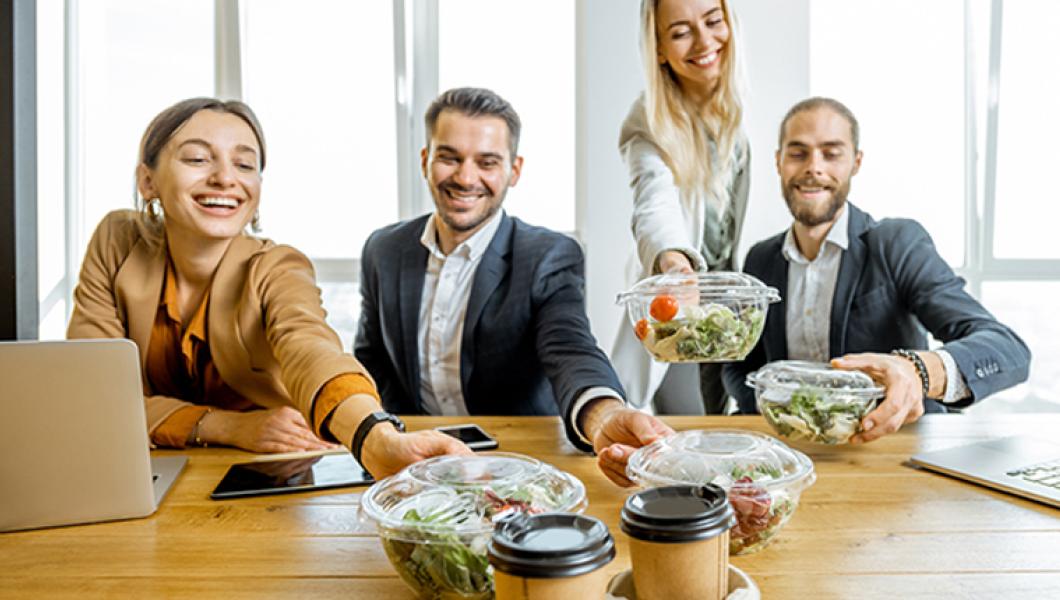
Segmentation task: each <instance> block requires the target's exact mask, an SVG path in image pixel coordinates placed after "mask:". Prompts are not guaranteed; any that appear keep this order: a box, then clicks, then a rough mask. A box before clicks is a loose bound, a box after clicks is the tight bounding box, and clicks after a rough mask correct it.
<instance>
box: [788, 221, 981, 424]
mask: <svg viewBox="0 0 1060 600" xmlns="http://www.w3.org/2000/svg"><path fill="white" fill-rule="evenodd" d="M841 210H842V212H841V213H840V214H839V218H838V219H836V222H835V224H833V225H832V228H831V229H830V230H829V231H828V235H827V236H826V237H825V240H824V243H823V244H822V245H821V249H820V251H819V252H818V253H817V257H816V258H814V259H813V260H810V259H808V258H806V256H805V255H803V253H802V251H801V250H799V247H798V244H796V242H795V231H794V229H788V232H787V234H786V235H785V236H784V245H783V248H782V252H783V254H784V258H785V259H786V260H787V261H788V291H787V294H788V295H787V297H786V302H787V313H786V314H785V316H786V318H787V323H786V324H785V333H786V335H787V340H788V358H790V359H792V360H810V361H815V362H828V359H829V358H830V357H829V347H828V345H829V335H830V332H831V322H832V299H833V297H834V296H835V286H836V281H837V280H838V278H839V265H840V263H841V262H842V258H843V252H844V251H846V249H847V248H848V246H849V242H850V238H849V227H848V223H849V220H850V211H848V210H846V207H845V206H844V207H843V208H842V209H841ZM934 352H935V353H936V354H938V356H939V358H940V359H941V360H942V366H943V368H944V369H945V370H946V392H945V394H944V396H943V398H942V402H943V403H944V404H949V403H951V402H956V401H958V400H962V399H964V398H967V397H968V396H970V395H971V390H969V389H968V384H967V383H966V382H965V380H964V376H963V375H961V372H960V370H958V369H957V363H956V362H955V361H954V360H953V357H952V356H950V353H949V352H946V351H945V350H942V349H939V350H935V351H934Z"/></svg>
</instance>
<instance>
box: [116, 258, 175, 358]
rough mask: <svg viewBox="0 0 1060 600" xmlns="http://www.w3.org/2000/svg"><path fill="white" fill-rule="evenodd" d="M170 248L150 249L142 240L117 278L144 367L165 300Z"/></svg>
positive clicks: (129, 332)
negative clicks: (163, 291)
mask: <svg viewBox="0 0 1060 600" xmlns="http://www.w3.org/2000/svg"><path fill="white" fill-rule="evenodd" d="M166 255H167V251H166V244H165V242H164V241H163V242H162V243H160V244H158V245H157V246H155V247H153V248H152V247H150V246H148V244H147V243H146V242H144V241H143V240H142V239H141V240H140V241H139V242H137V243H136V245H135V246H133V249H132V252H130V253H129V257H128V258H127V259H126V260H125V266H124V267H122V269H121V270H120V271H118V275H117V276H116V277H115V281H114V289H116V290H120V291H121V294H122V296H123V298H122V299H123V301H124V306H125V310H126V314H127V315H128V323H129V325H128V334H129V338H130V339H132V340H133V341H134V342H136V344H137V345H138V346H139V347H140V366H141V367H144V366H145V365H146V364H147V348H148V347H149V346H150V343H151V330H152V328H153V326H154V322H155V315H156V313H157V312H158V303H159V301H160V300H161V298H162V281H163V280H164V279H165V276H166Z"/></svg>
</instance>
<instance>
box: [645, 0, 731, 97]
mask: <svg viewBox="0 0 1060 600" xmlns="http://www.w3.org/2000/svg"><path fill="white" fill-rule="evenodd" d="M655 28H656V36H657V40H658V53H659V56H658V59H659V64H660V65H662V64H665V65H669V66H670V69H671V71H673V74H674V75H675V76H676V77H677V82H678V84H679V85H680V86H681V89H682V90H684V91H685V92H686V93H692V94H697V95H701V96H709V95H710V94H713V93H714V90H715V89H716V88H717V86H718V82H719V81H720V80H721V74H722V64H723V62H724V61H725V60H726V57H725V52H726V50H727V47H728V43H729V35H730V31H729V24H728V22H727V21H726V15H725V9H724V7H723V6H722V3H721V0H658V4H657V5H656V9H655Z"/></svg>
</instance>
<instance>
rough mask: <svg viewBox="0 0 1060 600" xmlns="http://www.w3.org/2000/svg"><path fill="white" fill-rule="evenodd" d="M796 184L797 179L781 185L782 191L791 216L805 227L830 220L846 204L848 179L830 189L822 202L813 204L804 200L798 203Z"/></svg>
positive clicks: (848, 186) (848, 191) (848, 190)
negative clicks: (828, 194) (826, 197)
mask: <svg viewBox="0 0 1060 600" xmlns="http://www.w3.org/2000/svg"><path fill="white" fill-rule="evenodd" d="M798 184H799V182H798V181H792V182H790V183H787V184H785V185H784V186H783V188H782V192H783V194H784V201H785V202H787V204H788V210H789V211H791V216H792V217H793V218H794V219H795V220H796V221H798V222H799V223H800V224H802V225H805V226H806V227H816V226H818V225H824V224H825V223H830V222H832V221H833V220H834V219H835V216H836V214H838V213H839V209H841V208H843V205H844V204H846V201H847V196H848V195H849V194H850V179H847V180H846V181H844V182H842V183H841V184H839V185H838V186H837V187H836V188H835V189H834V190H833V191H832V193H831V195H830V196H829V197H828V200H827V201H826V202H825V203H824V204H817V205H813V204H810V203H805V202H804V203H801V204H800V203H799V198H798V197H797V195H796V194H797V192H796V190H795V186H796V185H798Z"/></svg>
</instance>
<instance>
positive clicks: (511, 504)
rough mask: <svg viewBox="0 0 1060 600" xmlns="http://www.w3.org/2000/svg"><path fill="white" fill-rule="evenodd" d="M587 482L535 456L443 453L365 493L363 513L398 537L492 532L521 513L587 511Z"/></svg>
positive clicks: (407, 468) (389, 533) (506, 453)
mask: <svg viewBox="0 0 1060 600" xmlns="http://www.w3.org/2000/svg"><path fill="white" fill-rule="evenodd" d="M586 504H587V501H586V495H585V486H584V485H582V483H581V482H580V481H578V479H577V478H575V477H574V476H572V475H570V474H568V473H565V472H563V471H560V470H558V469H556V468H555V467H553V466H551V465H548V464H546V463H543V462H540V461H538V460H536V459H533V458H530V457H529V456H523V455H520V454H513V453H508V452H490V453H480V454H476V455H473V456H438V457H434V458H429V459H427V460H423V461H420V462H418V463H415V464H413V465H410V466H408V467H406V468H405V469H404V470H403V471H401V472H399V473H397V474H396V475H393V476H391V477H388V478H386V479H383V480H381V481H379V482H377V483H375V484H374V485H372V487H370V488H368V490H367V491H366V492H365V493H364V495H363V496H362V497H361V509H362V513H363V514H364V516H365V517H367V518H368V519H369V520H371V521H374V522H375V523H376V524H378V525H379V526H380V527H381V528H385V529H387V530H388V535H391V536H393V534H395V533H400V531H402V530H414V531H415V532H417V533H419V532H425V531H428V532H437V533H461V534H465V533H466V534H479V533H484V534H488V533H490V532H492V531H493V526H494V523H496V522H498V521H500V520H502V519H503V518H505V517H507V516H510V515H512V514H513V513H517V512H526V513H530V514H537V513H543V512H581V511H582V510H584V509H585V506H586Z"/></svg>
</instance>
